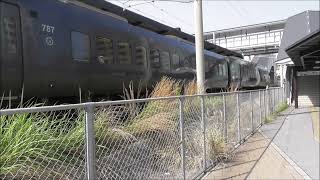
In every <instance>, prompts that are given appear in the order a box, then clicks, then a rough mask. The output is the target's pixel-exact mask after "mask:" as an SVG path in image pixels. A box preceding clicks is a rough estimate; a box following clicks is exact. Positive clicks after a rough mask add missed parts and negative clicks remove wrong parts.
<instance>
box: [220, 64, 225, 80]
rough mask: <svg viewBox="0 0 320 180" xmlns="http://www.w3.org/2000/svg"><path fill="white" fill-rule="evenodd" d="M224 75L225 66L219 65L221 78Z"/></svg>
mask: <svg viewBox="0 0 320 180" xmlns="http://www.w3.org/2000/svg"><path fill="white" fill-rule="evenodd" d="M223 74H224V72H223V64H219V76H220V77H222V76H223Z"/></svg>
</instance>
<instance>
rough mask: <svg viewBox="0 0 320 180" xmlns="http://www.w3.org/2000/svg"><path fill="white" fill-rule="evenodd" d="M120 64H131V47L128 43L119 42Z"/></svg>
mask: <svg viewBox="0 0 320 180" xmlns="http://www.w3.org/2000/svg"><path fill="white" fill-rule="evenodd" d="M118 61H119V64H131V62H132V61H131V47H130V44H129V43H127V42H118Z"/></svg>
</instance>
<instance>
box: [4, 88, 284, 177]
mask: <svg viewBox="0 0 320 180" xmlns="http://www.w3.org/2000/svg"><path fill="white" fill-rule="evenodd" d="M284 102H285V92H284V89H283V88H270V89H267V90H254V91H243V92H233V93H231V92H227V93H216V94H206V95H192V96H176V97H160V98H149V99H135V100H124V101H110V102H90V103H83V104H74V105H59V106H50V107H31V108H23V109H5V110H0V120H1V123H0V125H1V127H0V133H1V137H0V140H1V141H0V150H1V152H0V178H1V179H90V180H93V179H94V180H96V179H194V178H198V177H200V176H201V175H203V174H205V172H206V171H207V170H208V169H210V168H211V167H213V166H214V165H216V163H217V162H219V161H222V160H228V158H229V155H230V152H232V151H233V150H234V149H235V148H236V147H237V146H239V145H240V144H241V143H243V142H244V141H245V140H246V139H247V138H248V137H249V136H251V135H252V134H253V133H254V132H255V131H256V130H257V129H258V128H259V127H260V126H261V125H262V124H263V122H264V119H265V118H266V117H267V116H268V115H269V114H271V113H273V112H275V111H276V107H277V106H279V105H280V104H281V103H284Z"/></svg>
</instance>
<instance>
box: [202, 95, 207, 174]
mask: <svg viewBox="0 0 320 180" xmlns="http://www.w3.org/2000/svg"><path fill="white" fill-rule="evenodd" d="M201 122H202V134H203V172H206V170H207V146H206V145H207V143H206V128H207V127H206V119H205V105H204V97H203V96H201Z"/></svg>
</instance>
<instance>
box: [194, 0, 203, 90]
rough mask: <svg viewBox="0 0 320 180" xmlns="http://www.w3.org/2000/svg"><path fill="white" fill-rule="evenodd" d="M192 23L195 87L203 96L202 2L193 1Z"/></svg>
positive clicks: (200, 0) (199, 0)
mask: <svg viewBox="0 0 320 180" xmlns="http://www.w3.org/2000/svg"><path fill="white" fill-rule="evenodd" d="M194 20H195V21H194V22H195V45H196V65H197V85H198V94H204V93H205V89H204V80H205V74H204V55H203V48H204V43H203V17H202V0H194Z"/></svg>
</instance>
